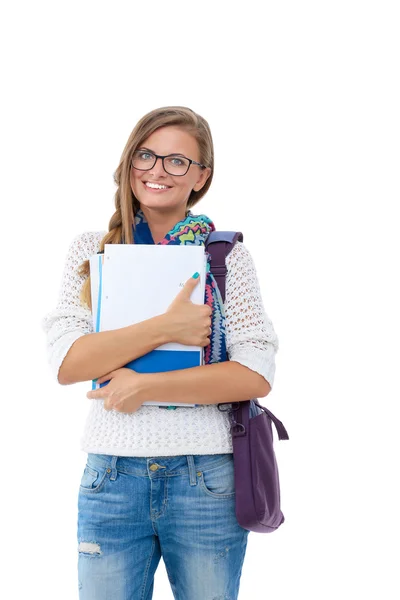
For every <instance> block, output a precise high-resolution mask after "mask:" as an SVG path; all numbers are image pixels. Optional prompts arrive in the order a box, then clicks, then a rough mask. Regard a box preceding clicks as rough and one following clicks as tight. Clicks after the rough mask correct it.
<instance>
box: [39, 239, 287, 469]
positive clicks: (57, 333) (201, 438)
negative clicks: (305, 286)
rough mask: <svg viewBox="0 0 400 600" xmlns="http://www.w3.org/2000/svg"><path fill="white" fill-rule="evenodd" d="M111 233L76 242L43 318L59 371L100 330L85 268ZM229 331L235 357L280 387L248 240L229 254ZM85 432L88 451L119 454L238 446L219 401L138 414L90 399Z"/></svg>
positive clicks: (214, 451)
mask: <svg viewBox="0 0 400 600" xmlns="http://www.w3.org/2000/svg"><path fill="white" fill-rule="evenodd" d="M105 234H106V232H105V231H99V232H85V233H83V234H80V235H78V236H77V237H75V239H74V240H73V242H72V244H71V246H70V248H69V251H68V254H67V258H66V263H65V268H64V274H63V278H62V282H61V288H60V294H59V300H58V304H57V307H56V308H55V310H53V311H51V312H50V313H49V314H47V315H46V316H45V317H44V319H43V322H42V326H43V329H44V331H45V332H46V334H47V348H48V359H49V363H50V366H51V370H52V372H53V374H54V377H55V378H56V379H57V381H58V371H59V368H60V366H61V363H62V362H63V360H64V358H65V356H66V354H67V352H68V350H69V349H70V347H71V346H72V344H73V343H74V342H75V341H76V340H77V339H78V338H79V337H81V336H82V335H86V334H88V333H93V322H92V315H91V312H90V311H89V310H88V309H87V308H85V307H83V306H82V305H81V304H80V302H79V293H80V290H81V288H82V284H83V281H84V278H83V277H80V276H79V275H78V274H77V268H78V266H79V265H80V264H81V263H82V262H83V261H84V260H86V259H88V258H89V257H90V256H91V255H93V254H96V253H97V252H98V251H99V249H100V242H101V240H102V238H103V237H104V235H105ZM226 266H227V270H228V272H227V276H226V297H225V305H224V306H225V316H226V322H225V329H226V348H227V352H228V355H229V357H230V360H231V361H232V360H234V361H236V362H239V363H241V364H242V365H245V366H246V367H248V368H250V369H252V370H253V371H256V372H257V373H260V375H262V376H263V377H264V378H265V379H266V380H267V381H268V382H269V384H270V385H271V387H272V385H273V380H274V374H275V353H276V351H277V350H278V338H277V336H276V333H275V331H274V328H273V325H272V322H271V320H270V319H269V318H268V316H267V314H266V313H265V310H264V307H263V302H262V298H261V293H260V287H259V283H258V279H257V274H256V270H255V267H254V263H253V260H252V257H251V255H250V253H249V251H248V250H247V249H246V247H245V246H244V244H243V243H242V242H237V243H236V244H235V246H234V247H233V249H232V250H231V252H230V254H229V255H228V257H227V259H226ZM88 402H89V403H90V408H89V413H88V416H87V420H86V425H85V429H84V432H83V436H82V438H81V449H82V450H83V451H85V452H92V453H98V454H113V455H118V456H146V457H154V456H175V455H182V454H219V453H229V452H232V440H231V434H230V429H229V425H230V424H229V418H228V415H227V414H226V413H222V412H220V411H219V410H218V408H217V405H203V406H200V407H198V408H189V407H182V408H177V409H176V410H165V409H160V408H158V407H157V406H141V407H140V409H139V410H137V411H136V412H134V413H129V414H128V413H120V412H117V411H113V410H111V411H107V410H105V409H104V407H103V400H88Z"/></svg>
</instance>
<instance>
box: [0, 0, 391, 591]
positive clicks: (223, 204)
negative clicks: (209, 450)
mask: <svg viewBox="0 0 400 600" xmlns="http://www.w3.org/2000/svg"><path fill="white" fill-rule="evenodd" d="M397 8H398V6H397V3H396V2H387V1H385V0H380V1H379V2H377V1H375V2H373V1H363V2H361V1H354V0H346V1H342V0H336V1H335V2H330V1H326V2H321V1H316V0H315V1H311V0H305V1H304V2H294V1H287V0H281V1H280V2H274V3H272V2H264V3H261V2H255V1H251V0H249V1H247V2H243V3H237V2H219V3H217V2H215V3H211V2H208V1H203V2H196V3H175V2H171V3H169V2H162V3H161V2H159V1H157V0H154V1H153V2H150V1H149V2H133V1H131V2H122V1H118V0H115V1H114V2H112V3H110V2H103V1H100V2H99V1H97V2H93V1H85V0H82V1H81V2H74V1H70V2H62V1H59V2H43V1H40V0H38V1H37V2H32V3H28V2H26V1H25V2H23V1H21V2H18V1H16V2H14V3H13V4H12V7H11V8H4V7H3V8H2V9H1V13H2V14H1V18H0V22H1V25H0V28H1V31H0V40H1V41H0V44H1V55H2V75H1V79H2V90H3V91H2V94H1V103H2V109H1V132H2V133H1V138H0V139H1V141H0V143H1V167H2V169H1V171H2V176H1V242H2V244H1V250H2V261H1V265H2V273H1V275H2V277H1V297H2V326H1V339H2V348H3V351H2V356H3V359H2V365H3V373H2V384H1V403H2V418H1V463H2V464H1V467H2V468H1V471H2V476H1V506H2V512H1V514H2V523H1V538H2V549H3V574H2V577H1V580H0V595H1V597H2V598H7V600H11V599H18V600H20V599H21V598H26V597H32V596H35V597H38V598H41V600H50V599H51V600H54V599H57V600H75V599H77V598H78V591H77V566H76V565H77V542H76V519H77V506H76V504H77V494H78V487H79V482H80V478H81V474H82V470H83V466H84V464H85V461H86V455H85V454H84V453H83V452H82V451H80V448H79V443H80V436H81V433H82V429H83V425H84V420H85V418H86V414H87V412H88V410H89V406H90V400H87V399H86V397H85V394H86V391H87V390H88V389H89V385H88V384H86V383H84V384H77V385H73V386H60V385H58V384H57V383H56V382H55V381H54V379H52V376H51V373H50V369H49V367H48V365H47V357H46V351H45V336H44V333H43V332H42V330H41V319H42V318H43V316H44V315H45V314H46V312H47V311H49V310H51V309H52V308H53V307H54V306H55V303H56V301H57V295H58V288H59V284H60V280H61V274H62V270H63V266H64V259H65V256H66V252H67V249H68V246H69V244H70V242H71V241H72V239H73V238H74V237H75V235H77V234H78V233H81V232H83V231H87V230H100V229H107V228H108V221H109V219H110V217H111V215H112V213H113V212H114V203H113V202H114V199H113V195H114V192H115V186H114V183H113V172H114V170H115V169H116V167H117V165H118V162H119V158H120V155H121V153H122V150H123V147H124V145H125V143H126V141H127V139H128V137H129V134H130V132H131V130H132V129H133V127H134V125H135V123H136V122H137V120H138V119H139V118H140V117H141V116H142V115H143V114H145V113H146V112H148V111H149V110H152V109H153V108H156V107H160V106H166V105H175V104H177V105H184V106H189V107H191V108H193V109H194V110H195V111H197V112H199V113H200V114H201V115H203V116H204V117H205V118H206V119H207V120H208V122H209V124H210V127H211V130H212V133H213V137H214V143H215V153H216V160H215V176H214V181H213V184H212V186H211V189H210V191H209V192H208V194H207V195H206V197H205V198H204V199H203V200H202V201H201V202H200V204H199V205H197V206H196V207H195V209H196V210H197V209H198V212H204V213H206V214H207V215H209V216H210V217H211V218H212V219H213V220H214V223H215V225H216V227H217V229H233V230H240V231H242V232H243V234H244V241H245V244H246V245H247V247H248V248H249V250H250V251H251V253H252V256H253V258H254V261H255V264H256V268H257V273H258V276H259V280H260V285H261V290H262V294H263V299H264V305H265V308H266V311H267V313H268V315H269V316H270V317H271V319H272V321H273V323H274V327H275V329H276V332H277V334H278V336H279V340H280V349H279V352H278V354H277V371H276V379H275V385H274V389H273V391H272V392H271V394H270V395H269V396H267V398H264V399H263V401H264V402H263V403H264V404H265V405H266V406H267V407H269V408H270V409H271V410H272V411H273V412H274V413H275V414H276V416H277V417H278V418H279V419H281V420H282V421H283V423H284V424H285V426H286V428H287V430H288V433H289V437H290V440H289V441H282V442H279V441H277V440H276V441H275V450H276V455H277V459H278V464H279V469H280V478H281V494H282V510H283V512H284V514H285V517H286V521H285V523H284V524H283V525H282V526H281V528H280V529H279V530H278V531H277V532H275V533H273V534H270V535H260V534H250V537H249V544H248V550H247V554H246V558H245V563H244V567H243V573H242V580H241V590H240V594H239V597H240V598H242V599H243V600H264V599H271V600H289V599H290V600H293V599H294V598H307V600H321V599H323V600H334V599H335V600H336V599H337V598H341V599H344V600H347V599H353V598H363V599H364V598H374V599H375V598H385V600H392V599H393V600H394V599H395V598H398V597H399V584H398V577H395V572H396V571H397V567H398V558H399V557H398V537H399V533H400V531H399V517H398V511H399V495H398V492H397V489H396V483H397V481H396V480H397V479H398V457H399V445H398V435H399V434H398V432H399V417H400V414H399V407H398V403H399V393H398V388H399V386H398V374H399V366H398V362H399V333H400V327H399V324H400V321H399V309H400V302H399V301H400V294H399V250H400V247H399V246H400V245H399V221H398V213H397V211H396V209H397V208H398V205H399V158H400V156H399V155H400V152H399V139H400V127H399V125H400V123H399V106H400V93H399V56H400V48H399V36H398V31H399V18H398V13H397V10H396V9H397ZM4 559H6V561H4ZM205 576H206V574H205ZM172 597H173V596H172V592H171V590H170V588H169V584H168V579H167V576H166V572H165V568H164V565H163V563H162V562H161V563H160V566H159V569H158V571H157V573H156V580H155V592H154V598H155V600H168V599H172ZM110 600H112V599H110ZM187 600H190V598H188V599H187ZM204 600H208V599H204Z"/></svg>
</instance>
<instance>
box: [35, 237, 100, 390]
mask: <svg viewBox="0 0 400 600" xmlns="http://www.w3.org/2000/svg"><path fill="white" fill-rule="evenodd" d="M104 235H105V232H85V233H82V234H80V235H78V236H76V237H75V238H74V239H73V241H72V243H71V244H70V247H69V250H68V253H67V257H66V260H65V266H64V272H63V275H62V280H61V285H60V290H59V297H58V303H57V306H56V308H55V309H54V310H52V311H50V312H49V313H48V314H47V315H45V317H44V318H43V320H42V329H43V330H44V331H45V333H46V334H47V356H48V362H49V364H50V368H51V371H52V373H53V375H54V377H55V379H56V380H57V382H58V373H59V370H60V367H61V364H62V362H63V360H64V358H65V357H66V355H67V353H68V350H69V349H70V348H71V346H72V344H73V343H74V342H75V341H76V340H77V339H78V338H80V337H81V336H83V335H86V334H88V333H93V321H92V313H91V311H90V310H89V309H88V308H87V307H84V306H83V305H82V304H81V303H80V300H79V295H80V292H81V289H82V285H83V283H84V281H85V277H81V276H80V275H78V272H77V271H78V267H79V266H80V265H81V264H82V263H83V262H84V261H85V260H87V259H88V258H89V257H90V256H92V255H93V254H96V252H97V251H98V250H99V247H100V242H101V240H102V238H103V237H104Z"/></svg>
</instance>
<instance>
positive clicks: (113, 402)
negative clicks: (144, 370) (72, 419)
mask: <svg viewBox="0 0 400 600" xmlns="http://www.w3.org/2000/svg"><path fill="white" fill-rule="evenodd" d="M142 377H143V374H141V373H136V371H133V370H132V369H127V368H125V367H124V368H122V369H116V370H115V371H111V373H108V374H107V375H103V377H99V379H97V383H104V382H105V381H108V380H110V383H108V384H107V385H105V386H104V387H102V388H99V389H98V390H91V391H90V392H88V393H87V394H86V397H87V398H89V399H90V400H98V399H100V398H104V408H105V409H106V410H112V409H114V410H117V411H118V412H123V413H132V412H135V411H136V410H138V408H140V407H141V405H142V404H143V402H145V400H146V399H145V397H144V393H143V386H142V385H141V383H142Z"/></svg>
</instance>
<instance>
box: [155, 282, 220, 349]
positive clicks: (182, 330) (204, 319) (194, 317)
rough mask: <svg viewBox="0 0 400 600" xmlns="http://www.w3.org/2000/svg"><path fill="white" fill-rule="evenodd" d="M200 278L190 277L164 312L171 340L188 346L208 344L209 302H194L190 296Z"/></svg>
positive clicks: (209, 330)
mask: <svg viewBox="0 0 400 600" xmlns="http://www.w3.org/2000/svg"><path fill="white" fill-rule="evenodd" d="M199 281H200V278H199V277H198V278H197V279H194V278H193V277H190V279H188V280H187V281H186V283H185V285H184V286H183V288H182V289H181V291H180V292H179V293H178V294H177V296H176V297H175V299H174V300H173V302H172V303H171V304H170V306H169V307H168V309H167V311H166V312H165V313H164V315H165V318H166V319H167V322H168V329H169V338H170V341H171V342H176V343H178V344H185V345H187V346H208V345H209V344H210V338H209V336H210V334H211V313H212V310H211V308H210V306H208V304H194V303H193V302H192V301H191V300H190V296H191V295H192V292H193V290H194V288H195V287H196V285H198V283H199Z"/></svg>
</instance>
